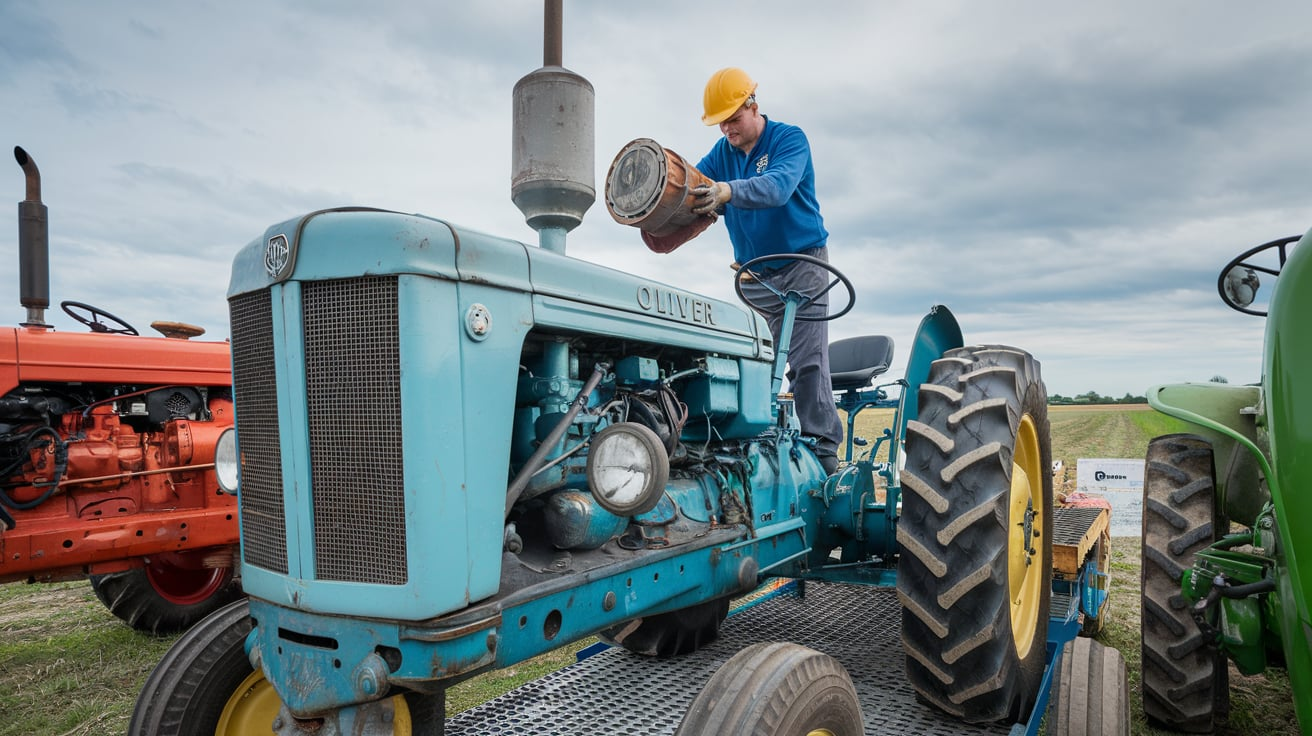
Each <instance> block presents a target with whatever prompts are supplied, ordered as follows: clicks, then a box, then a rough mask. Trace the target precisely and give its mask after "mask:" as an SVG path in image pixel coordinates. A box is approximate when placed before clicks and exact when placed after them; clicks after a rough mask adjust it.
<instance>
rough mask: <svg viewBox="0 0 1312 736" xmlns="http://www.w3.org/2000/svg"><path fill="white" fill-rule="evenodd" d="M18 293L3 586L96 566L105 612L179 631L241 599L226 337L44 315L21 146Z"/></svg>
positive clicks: (82, 314) (8, 334)
mask: <svg viewBox="0 0 1312 736" xmlns="http://www.w3.org/2000/svg"><path fill="white" fill-rule="evenodd" d="M14 157H15V158H16V159H17V160H18V164H19V165H20V166H21V167H22V168H23V171H24V173H25V175H26V183H27V196H26V199H25V200H24V201H22V202H20V203H19V205H18V213H19V228H18V232H19V281H20V297H21V302H22V305H23V307H24V308H26V310H27V319H26V321H25V322H23V323H22V324H21V325H20V326H18V327H6V328H0V583H8V582H16V581H26V582H52V581H57V580H68V579H77V578H80V577H82V576H84V575H90V577H91V585H92V588H93V589H94V590H95V592H96V595H97V596H99V598H100V599H101V601H103V602H104V603H105V605H106V606H107V607H108V608H109V610H110V611H111V612H113V613H114V615H116V616H118V617H119V618H121V619H123V620H125V621H127V622H128V623H129V624H131V625H132V626H133V627H134V628H136V629H138V630H141V631H145V632H150V633H154V634H166V633H173V632H177V631H181V630H184V629H186V628H188V627H189V626H190V625H191V624H192V623H194V622H195V621H198V620H199V619H201V618H203V617H204V616H205V615H207V614H208V613H209V612H211V611H213V610H215V609H216V608H218V607H220V606H222V605H224V604H225V603H228V602H230V601H232V600H234V599H236V598H237V597H239V596H240V594H241V589H240V585H239V583H238V581H237V580H236V579H235V578H234V566H233V561H234V557H235V555H236V551H237V520H236V515H237V499H236V497H235V496H233V495H229V494H227V493H224V492H222V491H221V490H220V488H219V484H218V479H217V477H216V476H215V471H214V458H215V453H216V452H224V451H228V452H233V451H235V450H234V449H233V448H234V447H235V442H234V438H233V436H232V434H231V430H232V423H233V409H232V406H233V404H232V371H231V363H230V359H229V350H228V345H227V343H226V342H201V341H195V340H190V339H189V338H190V337H195V336H198V335H200V334H201V333H203V332H204V330H202V329H200V328H199V327H194V326H191V325H186V324H182V323H176V322H156V323H153V324H152V327H154V328H155V329H156V330H158V331H160V332H161V333H163V334H164V337H142V336H140V335H139V333H138V332H137V330H136V329H135V328H133V327H132V326H131V325H129V324H127V323H126V322H124V321H123V320H121V319H119V318H117V317H115V316H114V315H112V314H109V313H108V312H105V311H104V310H102V309H98V308H96V307H92V306H90V305H87V304H83V303H81V302H71V301H65V302H62V303H61V304H60V306H61V308H62V309H63V310H64V311H65V312H66V313H67V314H68V315H69V316H70V317H72V318H73V319H75V320H77V321H78V322H81V323H82V324H84V325H86V326H87V327H88V328H90V333H77V334H73V333H61V332H56V331H55V330H54V328H53V327H51V326H50V325H49V324H47V323H46V321H45V311H46V309H47V308H48V307H49V305H50V301H49V237H48V225H47V217H46V207H45V205H44V204H42V202H41V177H40V173H39V172H38V170H37V167H36V164H35V162H33V161H32V159H31V158H30V157H29V156H28V155H27V153H26V152H25V151H24V150H23V149H22V148H17V147H16V148H15V149H14Z"/></svg>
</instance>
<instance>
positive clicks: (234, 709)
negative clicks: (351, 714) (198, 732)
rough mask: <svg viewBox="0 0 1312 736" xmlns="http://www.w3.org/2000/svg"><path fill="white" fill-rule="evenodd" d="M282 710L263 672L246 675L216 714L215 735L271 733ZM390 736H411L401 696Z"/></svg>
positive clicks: (395, 705) (394, 707) (394, 702)
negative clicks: (219, 712) (217, 716)
mask: <svg viewBox="0 0 1312 736" xmlns="http://www.w3.org/2000/svg"><path fill="white" fill-rule="evenodd" d="M281 707H282V700H281V699H279V697H278V691H277V690H274V689H273V686H272V685H270V684H269V681H268V680H266V679H264V673H263V672H261V671H260V670H256V671H254V672H252V673H250V674H249V675H247V676H246V679H245V680H242V681H241V685H239V686H237V689H236V690H235V691H233V693H232V697H230V698H228V702H227V704H226V705H224V706H223V712H222V713H221V714H219V723H218V725H217V726H216V727H215V728H214V736H247V735H248V734H261V733H268V734H272V733H273V720H274V719H275V718H277V717H278V709H279V708H281ZM392 733H393V735H394V736H410V734H411V733H412V730H411V723H410V708H409V707H408V706H407V705H406V702H405V697H404V696H401V695H397V696H395V697H393V698H392Z"/></svg>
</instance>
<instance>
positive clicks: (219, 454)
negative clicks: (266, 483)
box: [214, 427, 237, 493]
mask: <svg viewBox="0 0 1312 736" xmlns="http://www.w3.org/2000/svg"><path fill="white" fill-rule="evenodd" d="M214 474H215V475H216V476H218V478H219V488H222V489H223V490H224V492H225V493H236V492H237V432H236V430H234V429H233V428H232V427H228V428H227V429H225V430H223V434H221V435H219V441H218V442H216V443H214Z"/></svg>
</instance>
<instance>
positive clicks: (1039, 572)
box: [1007, 414, 1048, 659]
mask: <svg viewBox="0 0 1312 736" xmlns="http://www.w3.org/2000/svg"><path fill="white" fill-rule="evenodd" d="M1044 472H1045V469H1044V468H1043V467H1042V461H1041V459H1040V457H1039V435H1038V431H1037V430H1036V429H1035V427H1034V420H1033V418H1031V417H1030V415H1028V414H1026V415H1025V416H1024V417H1022V418H1021V421H1020V426H1019V427H1018V428H1017V430H1016V449H1015V453H1014V455H1013V457H1012V462H1011V491H1010V494H1009V503H1008V524H1007V529H1008V539H1007V582H1008V585H1007V592H1008V595H1009V596H1010V600H1011V636H1012V640H1013V642H1014V643H1015V645H1016V654H1017V655H1018V656H1019V657H1020V658H1021V659H1024V658H1025V656H1026V655H1028V654H1029V651H1030V647H1032V646H1034V634H1035V632H1036V631H1037V630H1038V624H1039V616H1040V615H1043V614H1044V612H1042V611H1040V610H1039V599H1040V598H1041V596H1042V586H1043V585H1045V584H1046V582H1047V581H1045V580H1044V579H1043V565H1042V558H1041V557H1040V556H1039V551H1038V550H1039V549H1040V547H1041V545H1042V544H1043V543H1044V542H1045V541H1046V539H1045V537H1046V535H1047V533H1048V530H1047V529H1044V528H1043V519H1044V513H1043V512H1044V509H1043V503H1044V500H1043V473H1044Z"/></svg>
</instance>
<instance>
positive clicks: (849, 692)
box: [675, 642, 864, 736]
mask: <svg viewBox="0 0 1312 736" xmlns="http://www.w3.org/2000/svg"><path fill="white" fill-rule="evenodd" d="M863 728H864V724H863V719H862V715H861V701H860V700H859V699H858V698H857V694H856V688H855V687H853V685H852V678H851V677H849V676H848V674H847V670H845V669H843V665H842V664H840V663H839V662H838V660H836V659H834V658H833V657H830V656H829V655H827V654H823V653H821V652H817V651H815V650H814V649H808V648H806V647H804V646H801V645H799V644H789V643H785V642H765V643H762V644H753V645H752V646H750V647H747V648H746V649H744V650H742V651H741V652H738V653H737V654H735V655H734V656H733V657H731V658H730V659H729V661H727V662H725V663H724V664H723V665H721V666H720V669H718V670H716V672H715V674H714V675H713V676H712V677H711V679H710V680H709V681H708V682H707V683H706V686H705V687H703V688H702V690H701V692H699V693H698V694H697V697H696V698H694V699H693V701H692V704H691V705H689V706H688V712H687V713H686V714H684V716H683V722H682V723H680V724H679V729H678V730H677V731H675V736H703V735H704V734H716V735H717V736H861V734H863V733H864V731H863Z"/></svg>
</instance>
